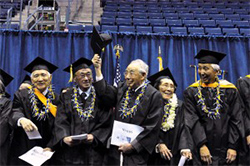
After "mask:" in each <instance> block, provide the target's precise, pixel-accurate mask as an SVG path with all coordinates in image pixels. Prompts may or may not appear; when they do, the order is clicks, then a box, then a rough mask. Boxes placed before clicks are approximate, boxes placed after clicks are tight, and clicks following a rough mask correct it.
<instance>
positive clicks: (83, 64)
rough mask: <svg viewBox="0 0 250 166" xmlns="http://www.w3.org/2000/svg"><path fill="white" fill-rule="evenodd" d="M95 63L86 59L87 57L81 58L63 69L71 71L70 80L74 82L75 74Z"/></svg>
mask: <svg viewBox="0 0 250 166" xmlns="http://www.w3.org/2000/svg"><path fill="white" fill-rule="evenodd" d="M92 64H93V63H92V61H91V60H89V59H86V58H79V59H78V60H76V61H75V62H74V63H72V64H71V65H69V66H68V67H66V68H65V69H63V71H66V72H69V73H70V80H69V82H72V80H73V75H74V74H75V73H76V72H77V71H78V70H80V69H86V68H89V66H91V65H92Z"/></svg>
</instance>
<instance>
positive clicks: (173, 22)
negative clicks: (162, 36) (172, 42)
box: [166, 20, 182, 27]
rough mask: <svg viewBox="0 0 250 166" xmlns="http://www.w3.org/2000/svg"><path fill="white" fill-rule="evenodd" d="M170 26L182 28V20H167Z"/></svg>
mask: <svg viewBox="0 0 250 166" xmlns="http://www.w3.org/2000/svg"><path fill="white" fill-rule="evenodd" d="M166 22H167V24H168V26H170V27H174V26H177V27H181V26H182V20H166Z"/></svg>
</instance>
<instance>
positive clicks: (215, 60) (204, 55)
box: [194, 49, 226, 64]
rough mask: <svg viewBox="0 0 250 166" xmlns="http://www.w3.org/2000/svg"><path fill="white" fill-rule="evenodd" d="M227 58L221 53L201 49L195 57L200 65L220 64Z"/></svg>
mask: <svg viewBox="0 0 250 166" xmlns="http://www.w3.org/2000/svg"><path fill="white" fill-rule="evenodd" d="M225 56H226V54H224V53H221V52H215V51H210V50H204V49H201V50H200V52H199V53H198V54H197V55H196V56H195V57H194V58H196V59H198V63H212V64H219V62H220V61H221V60H222V59H223V58H224V57H225Z"/></svg>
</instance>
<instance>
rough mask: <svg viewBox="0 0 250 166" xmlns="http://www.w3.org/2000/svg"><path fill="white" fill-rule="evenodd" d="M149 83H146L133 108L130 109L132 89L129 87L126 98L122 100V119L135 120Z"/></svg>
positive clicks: (120, 110)
mask: <svg viewBox="0 0 250 166" xmlns="http://www.w3.org/2000/svg"><path fill="white" fill-rule="evenodd" d="M148 84H149V81H146V82H145V84H144V85H143V87H142V88H141V91H140V94H139V95H138V96H137V97H136V100H135V103H134V105H133V107H132V108H128V105H129V102H130V100H131V96H130V95H131V88H130V87H129V88H128V90H127V91H126V94H125V96H124V97H123V99H122V105H121V108H120V109H119V112H121V114H120V117H121V118H122V119H124V118H128V117H130V118H133V116H134V115H135V113H136V112H137V107H138V105H139V104H140V100H141V98H142V97H143V96H144V94H145V91H146V88H147V87H148Z"/></svg>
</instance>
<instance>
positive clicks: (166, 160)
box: [148, 68, 192, 165]
mask: <svg viewBox="0 0 250 166" xmlns="http://www.w3.org/2000/svg"><path fill="white" fill-rule="evenodd" d="M148 80H149V81H150V82H151V84H152V85H154V87H155V88H156V89H157V90H159V91H160V92H161V94H162V97H163V100H164V109H163V110H162V112H163V118H162V121H161V127H160V128H161V130H160V135H159V138H158V142H157V145H156V148H155V152H154V153H153V154H152V155H151V156H150V160H149V162H148V165H178V163H179V160H180V157H181V155H183V156H185V157H186V158H187V159H192V153H191V150H190V149H191V148H192V138H191V136H190V134H188V131H187V129H186V128H185V126H184V117H183V115H184V114H183V110H182V104H183V102H182V101H181V100H179V99H178V97H177V95H176V94H175V91H176V88H177V83H176V81H175V80H174V77H173V75H172V73H171V72H170V70H169V68H166V69H164V70H162V71H160V72H157V73H155V74H154V75H152V76H150V77H149V78H148Z"/></svg>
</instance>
